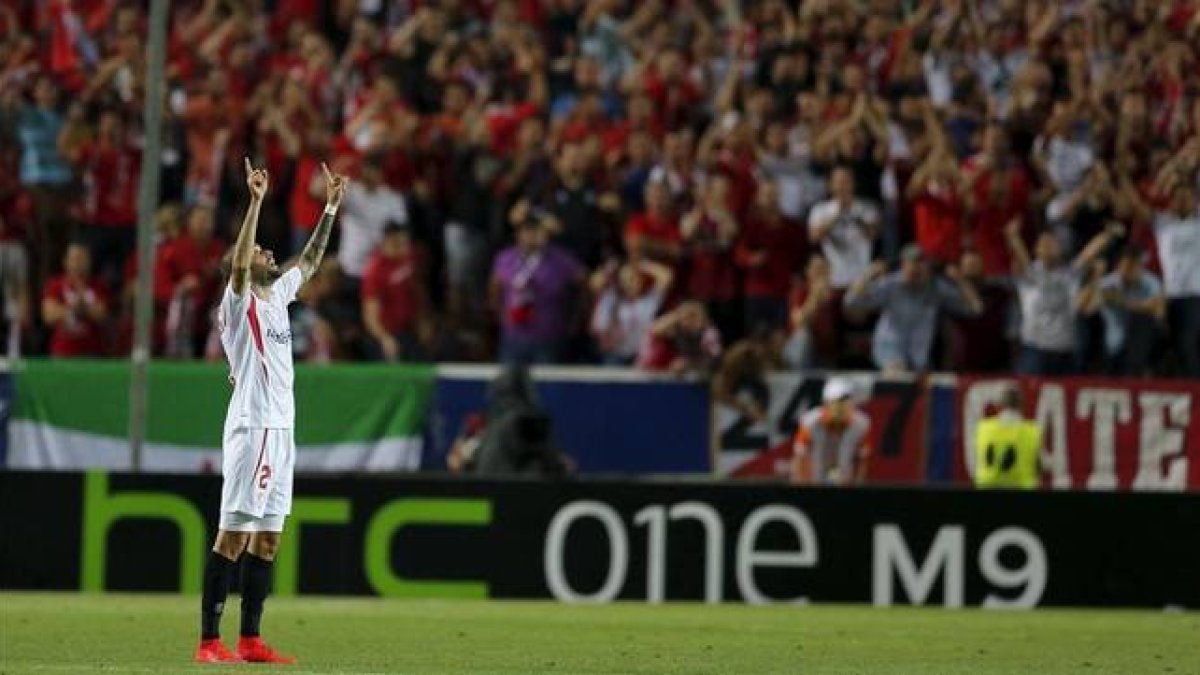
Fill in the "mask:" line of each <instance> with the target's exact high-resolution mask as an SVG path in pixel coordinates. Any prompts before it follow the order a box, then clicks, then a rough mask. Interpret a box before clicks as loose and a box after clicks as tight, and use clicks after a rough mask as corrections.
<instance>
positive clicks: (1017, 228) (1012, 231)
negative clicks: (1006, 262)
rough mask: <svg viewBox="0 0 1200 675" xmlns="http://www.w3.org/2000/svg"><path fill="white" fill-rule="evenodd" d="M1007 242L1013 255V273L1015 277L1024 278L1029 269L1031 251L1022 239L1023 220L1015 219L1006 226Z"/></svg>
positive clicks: (1005, 235)
mask: <svg viewBox="0 0 1200 675" xmlns="http://www.w3.org/2000/svg"><path fill="white" fill-rule="evenodd" d="M1004 237H1005V241H1007V242H1008V250H1009V251H1010V252H1011V253H1012V272H1013V276H1014V277H1020V276H1024V275H1025V272H1026V271H1027V270H1028V269H1029V265H1030V259H1029V249H1028V248H1026V246H1025V240H1024V239H1022V238H1021V219H1020V218H1013V219H1012V220H1010V221H1008V224H1007V225H1005V226H1004Z"/></svg>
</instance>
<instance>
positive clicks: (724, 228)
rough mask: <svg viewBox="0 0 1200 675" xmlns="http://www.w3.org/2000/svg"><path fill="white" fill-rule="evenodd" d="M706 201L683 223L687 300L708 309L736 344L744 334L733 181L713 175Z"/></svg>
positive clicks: (690, 213)
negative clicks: (739, 305) (735, 250)
mask: <svg viewBox="0 0 1200 675" xmlns="http://www.w3.org/2000/svg"><path fill="white" fill-rule="evenodd" d="M704 187H705V190H704V197H703V202H702V203H700V204H697V205H696V207H695V208H693V209H692V210H691V211H690V212H689V213H688V214H687V215H686V216H684V217H683V220H682V221H680V223H679V230H680V234H681V235H682V236H683V242H684V248H685V250H686V251H687V255H686V263H687V267H688V272H687V277H686V278H687V282H686V283H685V286H684V287H685V289H686V293H687V297H688V298H690V299H695V300H700V301H701V302H703V303H704V304H705V305H706V306H707V307H708V311H709V314H710V315H711V316H712V318H713V322H714V323H716V324H717V329H718V330H720V331H721V336H722V337H723V338H725V339H727V340H730V341H733V340H734V339H736V336H738V335H740V334H741V324H742V322H741V317H740V316H738V315H737V302H736V300H737V270H736V269H735V268H734V266H733V242H734V240H735V239H737V236H738V229H739V225H738V221H737V219H736V217H735V216H734V214H733V213H732V212H731V211H730V209H729V202H730V189H731V188H730V182H729V179H728V178H727V177H725V176H724V175H722V174H713V175H711V176H709V178H708V180H707V181H706V182H705V185H704Z"/></svg>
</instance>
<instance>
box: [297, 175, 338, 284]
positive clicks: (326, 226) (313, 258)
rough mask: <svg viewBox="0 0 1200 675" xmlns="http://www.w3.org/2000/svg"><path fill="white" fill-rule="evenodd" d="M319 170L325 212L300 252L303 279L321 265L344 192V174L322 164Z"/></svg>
mask: <svg viewBox="0 0 1200 675" xmlns="http://www.w3.org/2000/svg"><path fill="white" fill-rule="evenodd" d="M321 170H322V171H324V172H325V212H324V213H322V214H321V220H319V221H317V226H316V228H314V229H313V233H312V237H311V238H310V239H309V240H308V244H306V245H305V246H304V251H303V252H301V253H300V261H299V263H298V266H299V267H300V272H301V273H302V274H303V275H304V280H305V281H308V280H309V279H312V278H313V275H315V274H316V273H317V269H319V268H320V267H321V258H323V257H324V256H325V247H326V246H327V245H328V244H329V233H330V232H331V231H332V230H333V221H334V219H335V218H336V217H337V210H338V207H339V206H341V205H342V197H344V196H345V194H346V177H345V176H342V175H341V174H335V173H330V171H329V167H327V166H325V165H324V164H322V165H321Z"/></svg>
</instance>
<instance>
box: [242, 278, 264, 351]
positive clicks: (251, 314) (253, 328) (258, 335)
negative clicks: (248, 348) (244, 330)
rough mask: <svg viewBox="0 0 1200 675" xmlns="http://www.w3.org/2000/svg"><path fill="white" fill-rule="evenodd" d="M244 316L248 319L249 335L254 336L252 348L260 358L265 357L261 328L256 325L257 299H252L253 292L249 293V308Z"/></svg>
mask: <svg viewBox="0 0 1200 675" xmlns="http://www.w3.org/2000/svg"><path fill="white" fill-rule="evenodd" d="M246 316H247V318H249V319H250V334H251V335H253V336H254V348H255V349H257V350H258V353H259V354H260V355H262V356H266V352H264V351H263V339H262V326H260V325H258V299H257V298H255V297H254V291H250V308H249V309H247V310H246Z"/></svg>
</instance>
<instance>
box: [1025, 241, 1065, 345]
mask: <svg viewBox="0 0 1200 675" xmlns="http://www.w3.org/2000/svg"><path fill="white" fill-rule="evenodd" d="M1080 283H1081V279H1080V276H1079V273H1078V272H1076V271H1075V269H1074V268H1073V267H1071V266H1070V265H1061V266H1059V267H1055V268H1054V269H1046V267H1045V266H1043V265H1042V263H1041V262H1035V263H1033V264H1032V265H1030V266H1029V270H1028V271H1027V272H1025V275H1024V276H1022V277H1019V278H1018V279H1017V295H1018V297H1019V299H1020V302H1021V344H1023V345H1025V346H1028V347H1034V348H1035V349H1041V350H1045V351H1050V352H1072V351H1074V350H1075V298H1076V297H1077V296H1078V295H1079V286H1080Z"/></svg>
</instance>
